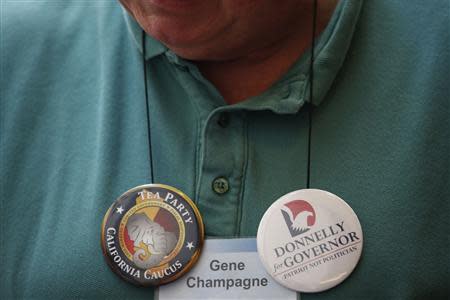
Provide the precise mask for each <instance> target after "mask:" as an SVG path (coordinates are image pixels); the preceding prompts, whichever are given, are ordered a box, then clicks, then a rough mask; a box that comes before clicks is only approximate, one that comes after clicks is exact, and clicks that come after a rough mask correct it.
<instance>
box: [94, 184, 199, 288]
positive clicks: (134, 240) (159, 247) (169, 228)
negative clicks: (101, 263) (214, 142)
mask: <svg viewBox="0 0 450 300" xmlns="http://www.w3.org/2000/svg"><path fill="white" fill-rule="evenodd" d="M203 239H204V229H203V222H202V219H201V216H200V213H199V212H198V210H197V208H196V206H195V205H194V203H193V202H192V200H190V199H189V198H188V197H187V196H186V195H185V194H183V193H182V192H181V191H179V190H177V189H175V188H173V187H170V186H167V185H161V184H149V185H143V186H138V187H135V188H133V189H131V190H129V191H127V192H125V193H124V194H123V195H122V196H120V197H119V199H117V200H116V201H115V202H114V203H113V205H112V206H111V207H110V208H109V210H108V211H107V213H106V215H105V218H104V219H103V223H102V237H101V242H102V249H103V254H104V256H105V258H106V261H107V263H108V264H109V266H110V267H111V269H112V270H113V271H114V273H116V274H117V275H119V276H120V277H121V278H123V279H125V280H126V281H128V282H131V283H133V284H136V285H141V286H157V285H161V284H165V283H168V282H171V281H173V280H175V279H177V278H179V277H180V276H181V275H183V274H184V273H186V272H187V271H188V270H189V269H190V268H191V267H192V266H193V265H194V264H195V262H196V261H197V259H198V257H199V255H200V250H201V247H202V245H203Z"/></svg>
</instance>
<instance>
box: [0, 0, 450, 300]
mask: <svg viewBox="0 0 450 300" xmlns="http://www.w3.org/2000/svg"><path fill="white" fill-rule="evenodd" d="M448 12H449V2H448V1H445V0H441V1H439V0H435V1H420V0H412V1H411V0H410V1H406V0H401V1H390V0H376V1H375V0H367V1H364V3H362V1H358V0H343V1H341V3H340V4H339V5H338V7H337V9H336V11H335V13H334V15H333V17H332V20H331V21H330V23H329V25H328V27H327V28H326V30H325V31H324V32H323V33H322V34H321V36H320V38H319V40H318V41H317V45H316V49H315V53H316V55H315V56H316V59H315V63H314V99H313V103H314V109H313V114H312V128H311V129H312V131H311V132H312V134H311V161H310V163H311V165H310V172H311V187H312V188H319V189H324V190H328V191H330V192H332V193H335V194H337V195H339V196H340V197H342V198H343V199H345V200H346V201H347V203H348V204H349V205H350V206H351V207H352V208H353V210H354V211H355V212H356V214H357V215H358V218H359V220H360V222H361V225H362V228H363V232H364V250H363V254H362V259H361V261H360V262H359V264H358V266H357V268H356V269H355V271H354V273H353V274H352V275H351V276H350V277H349V278H348V279H347V280H346V281H344V282H343V283H342V284H340V285H339V286H337V287H335V288H333V289H331V290H329V291H326V292H323V293H320V294H302V299H307V300H308V299H311V300H313V299H359V298H361V299H362V298H364V299H431V298H433V299H437V298H445V297H447V296H448V295H449V293H450V292H449V284H448V283H449V282H450V276H449V266H450V263H449V256H448V252H449V238H448V228H449V220H448V219H449V217H448V216H449V200H450V189H449V186H450V180H449V171H448V170H449V169H450V163H449V153H450V143H449V141H450V137H449V129H450V128H449V127H450V125H449V117H450V113H449V102H450V100H449V99H450V96H449V84H448V70H449V52H450V51H449V33H448V28H449V27H448V26H449V13H448ZM141 37H142V30H141V29H140V28H139V27H138V25H137V24H136V23H135V22H134V21H133V20H132V19H131V18H130V17H129V16H127V15H126V13H124V11H123V9H122V8H121V7H120V5H119V4H118V3H116V1H100V0H99V1H75V0H73V1H67V0H64V1H63V0H59V1H58V0H53V1H50V0H49V1H33V2H25V1H2V11H1V160H0V163H1V167H0V169H1V207H0V218H1V266H2V268H1V269H2V270H1V272H0V296H1V298H2V299H13V298H36V299H42V298H47V299H60V298H66V299H68V298H84V299H86V298H96V299H99V298H105V299H114V298H116V299H127V298H129V299H152V295H153V291H152V289H151V288H138V287H135V286H132V285H130V284H128V283H126V282H124V281H122V280H121V279H120V278H119V277H117V276H116V275H114V274H113V273H112V272H111V270H110V269H109V267H108V266H107V264H106V263H105V261H104V259H103V257H102V251H101V248H100V225H101V221H102V218H103V216H104V214H105V212H106V210H107V208H108V207H109V206H110V205H111V203H112V202H113V201H114V200H115V199H116V198H117V197H118V196H119V195H120V194H122V193H123V192H124V191H126V190H128V189H130V188H132V187H134V186H137V185H141V184H145V183H149V182H150V181H152V180H153V181H154V182H156V183H164V184H168V185H171V186H174V187H177V188H179V189H181V190H183V191H184V192H185V193H186V194H187V195H189V196H190V197H191V198H192V199H193V200H194V201H195V203H196V204H197V206H198V208H199V210H200V212H201V213H202V215H203V218H204V222H205V229H206V234H207V235H209V236H220V237H234V236H254V235H255V234H256V230H257V227H258V224H259V220H260V219H261V217H262V215H263V213H264V212H265V210H266V209H267V208H268V207H269V205H270V204H271V203H272V202H273V201H274V200H276V199H277V198H279V197H280V196H282V195H284V194H286V193H288V192H291V191H293V190H297V189H302V188H305V187H306V180H307V178H306V174H307V166H308V129H309V127H308V126H309V125H308V124H309V123H308V109H307V105H305V104H306V103H307V102H310V99H309V87H308V82H309V53H305V54H304V55H303V56H302V57H301V58H300V59H299V60H298V61H297V62H296V63H295V64H294V65H293V66H292V68H291V69H290V70H289V71H288V72H287V73H286V74H285V75H284V77H283V78H281V79H280V80H279V81H278V82H277V83H276V84H274V85H273V86H272V87H271V88H270V89H269V90H267V91H266V92H265V93H263V94H261V95H259V96H257V97H254V98H251V99H248V100H247V101H244V102H242V103H239V104H236V105H231V106H229V105H226V103H225V101H224V99H223V98H222V97H221V95H220V94H219V93H218V91H217V90H216V89H215V87H214V86H213V85H212V84H211V83H210V82H208V81H207V80H206V79H205V78H204V77H203V76H202V74H201V73H200V72H199V70H198V69H197V68H196V66H195V64H193V63H192V62H188V61H185V60H183V59H181V58H179V57H177V56H176V55H175V54H174V53H173V52H171V51H170V50H168V49H166V48H165V47H164V46H162V45H161V44H159V43H158V42H157V41H155V40H153V39H152V38H151V37H146V47H145V48H146V50H147V52H146V53H145V64H146V66H147V68H146V70H147V74H146V78H147V86H148V109H149V111H148V113H149V118H148V117H147V111H146V109H147V105H146V98H145V84H144V68H143V66H144V60H143V56H142V48H143V47H142V44H141ZM148 125H150V126H148ZM149 127H150V132H151V139H152V147H151V149H150V147H149V143H148V140H149V139H148V135H149V130H148V129H149ZM150 153H151V154H152V157H153V175H154V176H153V177H154V178H151V170H150V166H151V163H150V159H149V157H150ZM217 178H221V180H222V183H224V184H227V185H228V191H227V192H225V193H220V190H219V189H217V188H216V189H215V188H214V182H217V181H216V179H217ZM218 191H219V193H218Z"/></svg>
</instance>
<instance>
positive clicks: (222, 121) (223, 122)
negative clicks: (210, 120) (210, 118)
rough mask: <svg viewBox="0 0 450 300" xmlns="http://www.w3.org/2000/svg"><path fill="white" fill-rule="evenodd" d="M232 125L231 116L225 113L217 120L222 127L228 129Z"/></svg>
mask: <svg viewBox="0 0 450 300" xmlns="http://www.w3.org/2000/svg"><path fill="white" fill-rule="evenodd" d="M229 123H230V116H229V115H228V113H226V112H224V113H221V114H220V115H219V119H218V120H217V124H219V126H220V127H222V128H226V127H228V124H229Z"/></svg>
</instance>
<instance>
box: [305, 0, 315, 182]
mask: <svg viewBox="0 0 450 300" xmlns="http://www.w3.org/2000/svg"><path fill="white" fill-rule="evenodd" d="M316 22H317V0H314V1H313V20H312V34H311V60H310V64H309V104H308V106H307V107H308V163H307V167H306V168H307V169H306V188H308V189H309V188H310V186H311V138H312V115H313V108H314V106H313V92H314V86H313V83H314V47H315V46H316Z"/></svg>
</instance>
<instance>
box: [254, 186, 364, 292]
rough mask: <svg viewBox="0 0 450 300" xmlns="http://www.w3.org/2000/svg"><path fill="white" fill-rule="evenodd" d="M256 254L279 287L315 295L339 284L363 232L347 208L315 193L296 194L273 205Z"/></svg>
mask: <svg viewBox="0 0 450 300" xmlns="http://www.w3.org/2000/svg"><path fill="white" fill-rule="evenodd" d="M257 246H258V254H259V256H260V258H261V261H262V262H263V265H264V267H265V268H266V270H267V272H268V273H269V274H270V275H271V276H272V277H273V278H274V279H275V280H276V281H277V282H278V283H280V284H281V285H283V286H285V287H287V288H290V289H293V290H296V291H299V292H307V293H314V292H321V291H324V290H327V289H330V288H332V287H334V286H336V285H338V284H339V283H341V282H342V281H344V280H345V279H346V278H347V277H348V276H349V275H350V273H352V271H353V269H354V268H355V267H356V264H357V263H358V261H359V258H360V257H361V251H362V247H363V234H362V230H361V225H360V223H359V220H358V218H357V216H356V214H355V212H354V211H353V210H352V209H351V207H350V206H349V205H348V204H347V203H346V202H345V201H344V200H342V199H341V198H339V197H338V196H336V195H334V194H331V193H329V192H326V191H322V190H317V189H305V190H299V191H295V192H292V193H289V194H287V195H284V196H283V197H281V198H280V199H278V200H277V201H275V202H274V203H273V204H272V205H271V206H270V207H269V209H268V210H267V211H266V213H265V214H264V216H263V218H262V219H261V223H260V224H259V228H258V234H257Z"/></svg>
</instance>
